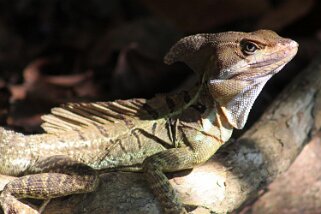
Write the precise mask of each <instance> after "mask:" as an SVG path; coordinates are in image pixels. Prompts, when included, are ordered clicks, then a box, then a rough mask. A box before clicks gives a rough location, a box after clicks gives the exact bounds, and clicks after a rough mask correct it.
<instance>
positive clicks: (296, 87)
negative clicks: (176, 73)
mask: <svg viewBox="0 0 321 214" xmlns="http://www.w3.org/2000/svg"><path fill="white" fill-rule="evenodd" d="M320 91H321V56H320V57H318V58H317V59H316V60H315V62H314V63H312V65H311V66H309V67H308V68H307V69H306V70H305V71H303V72H302V73H301V74H300V75H299V76H298V77H297V78H296V79H295V80H294V81H293V82H292V83H291V84H290V85H289V86H288V87H287V88H286V90H285V91H284V92H283V93H282V94H281V95H280V96H279V97H278V98H277V99H276V101H275V102H274V103H273V104H272V105H271V106H270V108H269V109H268V110H267V111H266V112H265V114H264V115H263V116H262V118H261V119H260V120H259V121H258V122H257V123H256V124H255V125H254V126H253V127H252V128H251V129H250V130H249V131H247V132H246V133H245V134H244V135H243V136H242V137H241V138H240V139H238V140H237V141H236V142H234V143H231V144H229V145H228V146H226V147H225V148H223V149H221V150H220V152H219V153H218V154H217V155H216V156H215V157H214V158H213V159H212V160H210V161H209V162H208V163H206V164H205V165H203V166H201V167H198V168H196V169H194V170H193V171H192V172H191V173H189V172H182V173H180V175H181V176H179V177H175V178H174V179H171V182H172V184H173V185H174V187H175V188H176V189H177V190H178V191H179V193H180V195H181V197H182V198H183V200H184V202H185V203H189V204H197V205H200V206H205V207H207V208H208V209H204V208H200V209H197V210H195V211H194V213H208V212H209V210H212V211H214V212H217V213H226V212H229V211H232V210H235V209H237V208H239V207H240V206H241V205H242V204H243V203H244V202H245V201H248V200H250V199H251V198H254V197H255V196H256V195H257V192H258V190H260V189H262V188H264V187H266V186H267V184H268V183H270V182H272V181H273V180H274V179H275V178H276V176H278V175H279V174H280V173H282V172H284V171H285V170H287V168H288V167H289V166H290V164H291V163H292V162H293V160H294V159H295V158H296V157H297V155H298V154H299V152H300V151H301V150H302V148H303V146H304V144H305V143H306V142H307V140H308V139H309V138H310V136H311V134H313V131H314V130H319V129H320V127H321V93H319V92H320ZM101 177H102V182H101V185H100V187H99V188H98V190H97V191H96V192H95V193H90V194H83V195H74V196H69V197H66V198H62V199H55V200H52V202H51V203H50V204H49V205H48V206H47V208H46V210H45V213H107V212H108V213H160V212H159V210H160V209H159V204H158V203H157V201H156V199H155V198H154V197H153V195H152V194H151V192H150V191H149V189H148V187H147V185H146V182H145V180H144V178H143V176H142V174H139V173H124V172H113V173H108V174H104V175H102V176H101ZM0 182H3V180H2V179H0ZM0 187H1V185H0Z"/></svg>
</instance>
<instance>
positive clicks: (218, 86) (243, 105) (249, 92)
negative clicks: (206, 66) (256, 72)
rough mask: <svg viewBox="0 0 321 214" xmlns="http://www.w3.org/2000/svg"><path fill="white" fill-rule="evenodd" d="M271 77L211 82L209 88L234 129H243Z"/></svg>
mask: <svg viewBox="0 0 321 214" xmlns="http://www.w3.org/2000/svg"><path fill="white" fill-rule="evenodd" d="M271 76H272V75H266V76H263V77H260V78H255V79H248V80H235V79H218V80H210V81H209V83H208V85H207V86H208V89H209V92H210V94H211V95H212V97H213V98H214V99H215V100H216V102H217V103H218V105H219V108H220V109H221V111H222V113H223V114H224V115H225V117H226V118H227V120H228V122H229V123H230V124H231V125H232V126H233V127H234V128H237V129H242V128H243V127H244V125H245V123H246V120H247V118H248V115H249V112H250V110H251V108H252V106H253V103H254V101H255V100H256V98H257V97H258V95H259V94H260V92H261V90H262V88H263V87H264V85H265V83H266V82H267V81H268V80H269V79H270V78H271Z"/></svg>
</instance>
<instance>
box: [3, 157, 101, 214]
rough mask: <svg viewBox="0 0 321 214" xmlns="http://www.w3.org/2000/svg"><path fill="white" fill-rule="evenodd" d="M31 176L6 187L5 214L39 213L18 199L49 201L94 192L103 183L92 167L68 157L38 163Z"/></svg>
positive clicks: (31, 169) (4, 195) (4, 192)
mask: <svg viewBox="0 0 321 214" xmlns="http://www.w3.org/2000/svg"><path fill="white" fill-rule="evenodd" d="M27 174H28V175H25V176H22V177H19V178H17V179H15V180H13V181H11V182H9V183H8V184H7V185H6V186H5V187H4V189H3V191H2V193H1V195H0V203H1V205H2V208H3V210H4V212H5V213H38V211H36V210H33V209H32V208H30V207H29V206H27V205H25V204H23V203H22V202H20V201H19V200H18V199H20V198H35V199H44V200H48V199H51V198H56V197H61V196H66V195H70V194H78V193H86V192H92V191H94V190H95V189H96V187H97V186H98V183H99V177H98V175H97V173H96V172H95V171H94V170H93V169H92V168H91V167H89V166H87V165H85V164H83V163H81V162H78V161H75V160H72V159H71V158H69V157H66V156H52V157H49V158H46V159H44V160H41V161H38V162H37V163H36V164H35V165H33V166H32V167H30V169H29V170H28V172H27Z"/></svg>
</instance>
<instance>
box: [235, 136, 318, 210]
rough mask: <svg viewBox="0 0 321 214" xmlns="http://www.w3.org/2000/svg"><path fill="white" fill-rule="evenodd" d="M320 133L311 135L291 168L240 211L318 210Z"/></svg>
mask: <svg viewBox="0 0 321 214" xmlns="http://www.w3.org/2000/svg"><path fill="white" fill-rule="evenodd" d="M320 178H321V133H318V135H317V136H315V137H313V140H311V141H310V142H309V143H308V144H307V145H306V146H305V147H304V149H303V151H302V152H301V153H300V155H299V156H298V157H297V158H296V159H295V161H294V163H293V164H292V165H291V167H290V168H289V169H288V171H286V172H285V173H283V174H282V175H281V176H279V177H278V178H277V179H275V180H274V181H273V183H272V184H270V185H269V186H268V188H267V192H266V193H265V194H264V195H263V196H262V197H260V198H259V199H258V200H257V201H256V202H255V203H254V204H253V205H251V206H249V207H246V208H245V209H244V210H243V212H241V213H243V214H245V213H246V214H251V213H264V214H274V213H278V214H288V213H291V214H312V213H315V214H316V213H321V180H320Z"/></svg>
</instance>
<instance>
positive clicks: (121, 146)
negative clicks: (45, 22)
mask: <svg viewBox="0 0 321 214" xmlns="http://www.w3.org/2000/svg"><path fill="white" fill-rule="evenodd" d="M297 49H298V44H297V43H296V42H294V41H293V40H290V39H285V38H282V37H280V36H278V35H277V34H276V33H274V32H272V31H267V30H259V31H255V32H252V33H243V32H225V33H218V34H197V35H193V36H189V37H185V38H183V39H181V40H180V41H178V42H177V43H176V44H175V45H174V46H173V47H172V49H171V50H170V51H169V53H168V54H167V56H166V57H165V63H167V64H171V63H173V62H175V61H182V62H185V63H186V64H187V65H189V66H190V67H191V68H192V69H193V70H194V71H195V72H196V73H197V74H198V75H199V76H200V80H201V81H200V84H198V85H197V86H196V87H195V88H193V89H191V90H189V91H182V92H180V93H178V94H175V95H159V96H156V97H155V98H153V99H151V100H144V99H132V100H117V101H115V102H101V103H79V104H76V103H74V104H72V103H71V104H66V105H65V106H62V107H60V108H54V109H53V110H52V113H51V114H50V115H45V116H44V117H43V119H44V121H45V122H44V123H43V125H42V127H43V128H44V129H45V131H46V133H45V134H38V135H30V136H25V135H22V134H19V133H15V132H12V131H7V130H5V129H3V128H1V129H0V139H1V142H0V173H1V174H6V175H15V176H19V178H17V179H15V180H13V181H12V182H9V183H8V184H7V185H6V186H5V187H4V190H3V191H2V193H1V195H0V203H1V205H2V207H3V209H4V212H5V213H23V212H28V213H30V212H34V213H37V211H36V210H33V209H32V208H30V207H28V206H27V205H25V204H23V203H21V202H20V201H18V200H17V199H19V198H26V197H28V198H39V199H45V200H48V199H50V198H55V197H61V196H64V195H69V194H77V193H84V192H90V191H94V190H95V188H96V187H97V185H98V182H99V181H98V176H97V172H99V171H104V170H108V169H111V168H113V169H118V170H137V171H139V170H143V171H144V173H145V175H146V179H147V181H148V183H149V185H150V187H151V189H152V191H153V192H154V194H155V196H156V197H157V198H158V199H159V200H160V202H161V204H162V206H163V208H164V212H165V213H186V210H185V208H184V206H183V205H182V203H181V202H180V200H179V197H178V196H177V194H176V193H175V190H174V189H173V188H172V186H171V185H170V184H169V182H168V179H167V178H166V176H165V174H164V172H173V171H179V170H183V169H190V168H193V167H195V166H197V165H199V164H202V163H204V162H205V161H207V160H208V159H209V158H210V157H211V156H212V155H213V154H214V153H215V152H216V151H217V150H218V149H219V148H220V146H221V145H222V144H223V143H224V142H226V141H227V140H228V139H229V138H230V136H231V134H232V130H233V128H237V129H240V128H243V126H244V124H245V122H246V120H247V117H248V113H249V110H250V109H251V107H252V104H253V102H254V100H255V99H256V97H257V96H258V94H259V92H260V91H261V89H262V87H263V86H264V84H265V83H266V82H267V81H268V80H269V79H270V78H271V77H272V76H273V75H274V74H275V73H277V72H278V71H279V70H281V69H282V68H283V66H284V65H285V64H286V63H288V62H289V61H290V60H291V59H292V58H293V57H294V56H295V54H296V52H297Z"/></svg>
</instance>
